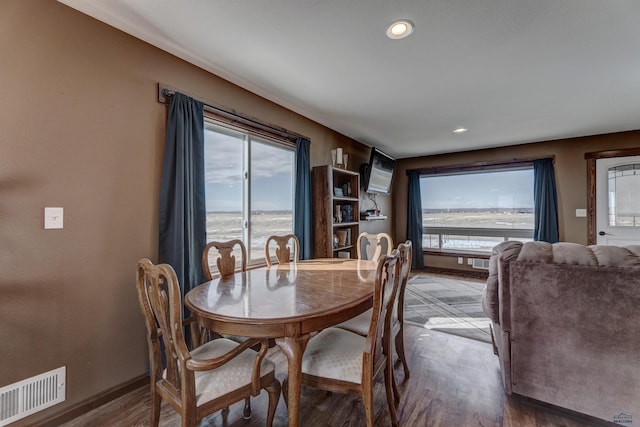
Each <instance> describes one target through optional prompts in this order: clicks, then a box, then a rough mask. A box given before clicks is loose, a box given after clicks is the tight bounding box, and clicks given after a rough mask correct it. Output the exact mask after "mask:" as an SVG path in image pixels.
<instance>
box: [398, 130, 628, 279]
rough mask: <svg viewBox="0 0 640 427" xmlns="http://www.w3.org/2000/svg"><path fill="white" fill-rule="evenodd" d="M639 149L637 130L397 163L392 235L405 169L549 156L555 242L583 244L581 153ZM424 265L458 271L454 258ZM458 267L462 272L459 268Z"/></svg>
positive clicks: (401, 220) (403, 202)
mask: <svg viewBox="0 0 640 427" xmlns="http://www.w3.org/2000/svg"><path fill="white" fill-rule="evenodd" d="M635 147H640V131H632V132H622V133H613V134H607V135H596V136H589V137H582V138H570V139H561V140H555V141H547V142H539V143H534V144H524V145H516V146H511V147H502V148H495V149H489V150H478V151H467V152H462V153H451V154H443V155H437V156H425V157H415V158H411V159H403V160H400V161H399V162H398V168H397V170H396V175H395V177H394V189H393V194H394V207H395V218H397V220H396V221H395V228H394V229H393V231H394V233H395V235H396V236H397V238H399V239H404V238H406V228H407V222H406V218H407V171H408V170H412V169H421V168H429V167H437V166H452V165H463V164H468V163H475V162H491V161H500V160H503V161H510V160H514V159H534V158H543V157H554V158H555V161H554V167H555V174H556V185H557V191H558V206H559V213H558V216H559V218H558V220H559V227H560V240H561V241H566V242H574V243H581V244H586V243H587V219H586V218H576V215H575V212H576V209H586V208H587V168H586V165H587V164H586V160H585V159H584V154H585V153H589V152H594V151H604V150H614V149H624V148H635ZM425 266H431V267H441V268H453V269H459V268H460V267H459V266H458V265H457V259H456V258H455V257H442V256H427V257H425ZM462 269H468V267H463V268H462Z"/></svg>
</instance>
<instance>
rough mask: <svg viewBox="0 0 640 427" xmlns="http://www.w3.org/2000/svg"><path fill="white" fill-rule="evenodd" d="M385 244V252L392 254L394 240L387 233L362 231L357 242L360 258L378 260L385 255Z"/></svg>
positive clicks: (357, 251)
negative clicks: (384, 249) (384, 250)
mask: <svg viewBox="0 0 640 427" xmlns="http://www.w3.org/2000/svg"><path fill="white" fill-rule="evenodd" d="M383 245H384V247H385V248H386V252H384V254H385V255H389V254H391V251H392V250H393V240H392V239H391V236H389V235H388V234H387V233H377V234H372V233H366V232H362V233H360V234H359V235H358V241H357V243H356V253H357V255H358V259H368V260H378V259H379V258H380V256H381V255H383V250H382V249H383Z"/></svg>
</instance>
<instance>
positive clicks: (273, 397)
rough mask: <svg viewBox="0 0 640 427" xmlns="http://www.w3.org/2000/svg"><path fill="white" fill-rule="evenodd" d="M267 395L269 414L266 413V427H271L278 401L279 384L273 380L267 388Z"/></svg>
mask: <svg viewBox="0 0 640 427" xmlns="http://www.w3.org/2000/svg"><path fill="white" fill-rule="evenodd" d="M266 388H267V393H269V412H268V413H267V427H271V426H272V425H273V417H274V416H275V415H276V408H277V407H278V400H280V383H279V382H278V380H276V379H275V378H274V380H273V382H272V383H271V384H269V385H268V386H267V387H266Z"/></svg>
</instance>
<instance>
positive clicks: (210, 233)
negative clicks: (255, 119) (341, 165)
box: [204, 120, 295, 264]
mask: <svg viewBox="0 0 640 427" xmlns="http://www.w3.org/2000/svg"><path fill="white" fill-rule="evenodd" d="M204 137H205V183H206V185H205V192H206V206H207V241H213V240H218V241H225V240H230V239H240V240H242V241H243V242H244V244H245V246H246V247H247V264H252V263H253V264H255V263H261V262H262V261H263V260H264V245H265V242H266V240H267V237H268V236H269V235H271V234H288V233H293V194H294V176H295V173H294V170H295V169H294V168H295V147H294V145H293V144H291V143H288V142H286V141H276V140H271V139H270V138H266V137H260V136H256V135H254V134H252V133H249V132H245V131H242V130H240V129H234V128H231V127H228V126H225V125H221V124H219V123H216V122H213V121H210V120H205V135H204Z"/></svg>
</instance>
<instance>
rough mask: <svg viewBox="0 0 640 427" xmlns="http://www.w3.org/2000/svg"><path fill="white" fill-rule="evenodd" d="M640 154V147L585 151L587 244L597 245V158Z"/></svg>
mask: <svg viewBox="0 0 640 427" xmlns="http://www.w3.org/2000/svg"><path fill="white" fill-rule="evenodd" d="M627 156H640V148H626V149H621V150H604V151H592V152H590V153H585V155H584V158H585V160H586V161H587V244H588V245H595V244H596V241H597V237H596V160H598V159H610V158H612V157H627Z"/></svg>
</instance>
